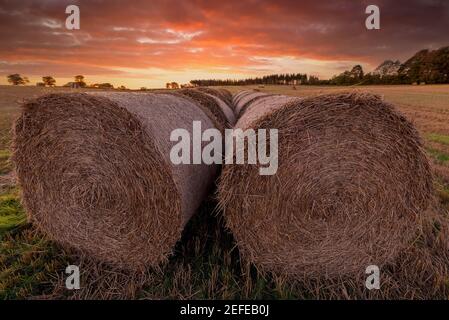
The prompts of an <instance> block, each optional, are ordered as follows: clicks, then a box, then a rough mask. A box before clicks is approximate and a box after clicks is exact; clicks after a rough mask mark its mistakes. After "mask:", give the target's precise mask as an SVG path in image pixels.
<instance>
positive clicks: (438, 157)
mask: <svg viewBox="0 0 449 320" xmlns="http://www.w3.org/2000/svg"><path fill="white" fill-rule="evenodd" d="M427 153H428V154H429V155H430V156H431V157H432V158H433V159H434V160H435V161H436V162H437V163H439V164H446V163H447V162H448V161H449V155H448V154H446V153H444V152H441V151H439V150H437V149H433V148H427Z"/></svg>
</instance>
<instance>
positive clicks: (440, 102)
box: [0, 85, 449, 299]
mask: <svg viewBox="0 0 449 320" xmlns="http://www.w3.org/2000/svg"><path fill="white" fill-rule="evenodd" d="M226 88H227V89H229V90H230V91H232V92H233V93H236V92H238V91H240V90H243V89H248V88H253V89H258V90H260V91H263V92H269V93H278V94H286V95H294V96H301V97H306V96H313V95H317V94H324V93H330V92H341V91H348V90H359V91H369V92H372V93H376V94H379V95H381V96H383V97H384V98H385V100H387V101H389V102H392V103H394V104H395V105H396V106H397V107H398V109H399V110H400V111H401V112H403V113H404V114H405V115H406V116H407V117H408V118H409V119H410V120H411V121H413V122H414V123H415V125H416V126H417V128H418V130H419V131H420V133H421V135H422V137H423V138H424V141H425V147H426V150H427V151H428V154H429V157H430V158H431V159H432V162H433V166H434V171H435V186H436V190H437V195H438V198H439V200H440V202H441V203H442V204H443V206H445V207H446V208H447V209H449V85H438V86H430V85H427V86H368V87H314V86H296V88H293V87H292V86H263V87H259V86H250V87H226ZM65 91H71V92H73V91H81V90H76V89H65V88H39V87H31V86H28V87H14V86H0V299H5V298H6V299H14V298H28V297H31V296H38V297H44V298H52V297H58V298H60V297H65V296H72V295H74V294H75V295H79V297H83V295H84V297H98V298H119V297H123V296H128V297H129V296H130V292H134V291H135V286H136V285H135V284H133V283H132V282H130V281H128V280H129V276H130V275H128V274H126V273H124V272H122V271H117V270H112V269H108V268H107V267H104V266H99V265H98V264H95V263H92V262H86V261H85V260H82V261H80V259H79V258H78V257H77V256H76V255H73V253H71V252H67V251H64V250H63V249H62V248H60V247H58V246H57V245H55V244H54V243H52V242H51V241H50V240H49V239H47V238H46V237H45V236H43V235H41V234H40V233H39V232H36V231H35V230H34V229H33V228H32V226H30V225H29V224H28V223H27V222H26V217H25V213H24V211H23V209H22V207H21V205H20V196H19V190H18V189H17V187H16V186H15V183H14V179H13V175H12V173H11V165H10V164H9V162H8V159H9V156H10V153H9V147H8V146H9V143H10V139H11V135H10V131H9V130H10V127H11V124H12V122H13V119H14V118H15V117H16V116H17V115H18V114H19V111H20V110H19V106H20V104H21V103H23V101H24V100H26V99H30V98H33V97H37V96H39V95H41V94H43V93H50V92H65ZM214 207H215V201H214V200H213V199H208V200H207V201H206V202H205V203H204V205H203V206H202V210H201V212H200V213H199V214H198V215H196V216H195V217H194V219H192V221H191V222H190V223H189V224H188V226H187V229H186V231H185V233H184V236H183V239H182V241H181V242H180V243H179V244H178V246H177V248H176V251H175V255H174V256H173V257H172V258H171V259H170V262H169V264H168V266H167V267H166V268H165V269H164V270H163V272H158V271H151V272H150V273H149V274H148V275H147V276H146V278H145V280H142V279H139V281H140V282H141V283H142V288H141V290H138V292H139V293H138V294H137V296H135V297H137V298H187V299H188V298H199V299H202V298H211V299H213V298H221V299H231V298H250V299H258V298H268V299H270V298H310V297H317V296H316V295H314V294H312V293H308V292H303V291H302V292H299V291H298V290H297V289H295V288H292V287H290V286H289V285H288V284H287V283H286V282H284V281H283V280H282V279H272V278H266V277H263V276H261V275H260V274H258V272H257V270H255V269H254V267H251V266H248V265H242V264H241V263H240V260H239V254H238V251H237V249H236V248H235V246H234V242H233V239H232V236H231V235H230V234H229V233H227V232H226V231H225V230H224V228H223V223H222V221H221V220H220V215H219V213H218V214H217V212H216V211H214ZM211 213H213V214H211ZM71 263H74V264H80V265H85V266H86V270H91V273H90V274H88V273H87V271H86V273H84V274H83V276H84V278H83V279H84V282H83V283H82V285H84V287H85V290H82V292H81V293H74V292H68V291H67V290H65V289H63V287H62V284H61V279H63V275H64V269H65V267H66V266H67V265H68V264H71ZM92 270H94V271H92ZM90 280H92V281H91V282H89V281H90ZM82 281H83V280H82ZM139 281H137V283H140V282H139ZM105 292H108V294H105ZM131 295H132V294H131Z"/></svg>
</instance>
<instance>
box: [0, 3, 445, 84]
mask: <svg viewBox="0 0 449 320" xmlns="http://www.w3.org/2000/svg"><path fill="white" fill-rule="evenodd" d="M70 4H76V5H78V6H79V8H80V12H81V28H80V30H73V31H71V30H67V29H66V27H65V20H66V17H67V16H68V15H67V14H66V13H65V8H66V6H67V5H70ZM369 4H376V5H378V6H379V7H380V10H381V29H380V30H367V29H366V27H365V19H366V17H367V14H365V8H366V7H367V6H368V5H369ZM0 26H1V27H0V84H6V83H7V81H6V75H7V74H10V73H20V74H23V75H25V76H28V77H29V79H30V80H31V84H32V85H34V84H35V83H36V82H37V81H40V80H41V77H42V76H44V75H52V76H54V77H55V78H56V81H57V85H63V84H65V83H66V82H68V81H73V76H74V75H77V74H83V75H85V77H86V81H87V82H88V83H95V82H111V83H113V84H114V85H115V86H118V85H125V86H127V87H129V88H140V87H143V86H144V87H148V88H153V87H164V86H165V83H166V82H168V81H177V82H179V83H187V82H188V81H189V80H192V79H198V78H220V79H225V78H233V79H239V78H245V77H251V76H260V75H266V74H272V73H287V72H289V73H298V72H299V73H307V74H313V75H317V76H319V77H320V78H329V77H331V76H332V75H334V74H337V73H340V72H342V71H344V70H345V69H349V68H351V67H352V66H353V65H355V64H362V66H363V67H364V69H365V71H371V70H372V69H374V68H375V67H376V66H377V65H378V64H380V63H381V62H382V61H383V60H385V59H394V60H396V59H399V60H401V61H404V60H405V59H407V58H409V57H410V56H411V55H413V54H414V53H415V52H416V51H418V50H421V49H424V48H428V49H437V48H439V47H442V46H447V45H449V1H445V0H441V1H439V0H428V1H426V0H404V1H402V0H395V1H393V0H390V1H385V0H370V1H354V0H351V1H339V0H334V1H325V0H313V1H301V0H285V1H282V0H281V1H279V0H277V1H256V0H237V1H233V0H220V1H214V0H206V1H202V0H191V1H190V0H178V1H158V0H147V1H132V0H127V1H113V0H108V1H93V0H89V1H87V0H86V1H75V0H71V1H65V0H47V1H45V0H42V1H39V0H34V1H31V0H30V1H28V0H13V1H6V0H0Z"/></svg>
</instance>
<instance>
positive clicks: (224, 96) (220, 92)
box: [197, 87, 232, 106]
mask: <svg viewBox="0 0 449 320" xmlns="http://www.w3.org/2000/svg"><path fill="white" fill-rule="evenodd" d="M197 90H199V91H201V92H204V93H207V94H210V95H213V96H215V97H217V98H219V99H220V100H222V101H224V102H225V103H226V104H227V105H228V106H232V94H231V93H230V92H229V91H228V90H226V89H223V88H209V87H199V88H197Z"/></svg>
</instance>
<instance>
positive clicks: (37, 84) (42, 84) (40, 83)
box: [36, 82, 45, 87]
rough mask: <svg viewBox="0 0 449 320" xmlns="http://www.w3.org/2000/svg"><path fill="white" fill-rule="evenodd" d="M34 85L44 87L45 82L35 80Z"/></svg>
mask: <svg viewBox="0 0 449 320" xmlns="http://www.w3.org/2000/svg"><path fill="white" fill-rule="evenodd" d="M36 87H45V83H43V82H36Z"/></svg>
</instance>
